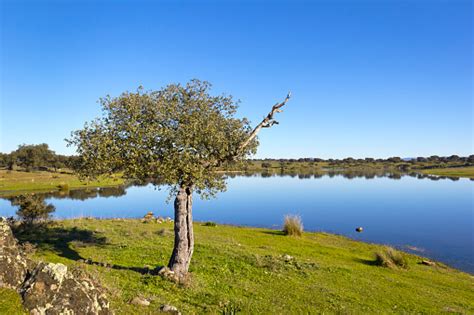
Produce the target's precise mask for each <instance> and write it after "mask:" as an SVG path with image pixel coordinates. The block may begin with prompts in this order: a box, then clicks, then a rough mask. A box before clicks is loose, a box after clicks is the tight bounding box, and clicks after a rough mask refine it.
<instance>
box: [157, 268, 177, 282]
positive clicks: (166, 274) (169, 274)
mask: <svg viewBox="0 0 474 315" xmlns="http://www.w3.org/2000/svg"><path fill="white" fill-rule="evenodd" d="M158 275H159V276H161V277H163V278H166V279H168V280H171V281H174V282H179V277H178V275H177V274H175V272H174V271H173V270H171V269H170V268H168V267H161V268H160V269H159V270H158Z"/></svg>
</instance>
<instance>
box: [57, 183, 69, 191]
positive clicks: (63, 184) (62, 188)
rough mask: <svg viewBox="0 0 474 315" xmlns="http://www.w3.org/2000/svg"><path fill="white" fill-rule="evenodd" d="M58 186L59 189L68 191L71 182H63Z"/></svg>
mask: <svg viewBox="0 0 474 315" xmlns="http://www.w3.org/2000/svg"><path fill="white" fill-rule="evenodd" d="M58 188H59V190H62V191H67V190H69V184H68V183H64V182H62V183H60V184H59V185H58Z"/></svg>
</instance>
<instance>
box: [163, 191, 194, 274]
mask: <svg viewBox="0 0 474 315" xmlns="http://www.w3.org/2000/svg"><path fill="white" fill-rule="evenodd" d="M192 203H193V193H192V187H190V186H187V187H186V186H182V187H180V188H179V191H178V194H177V195H176V199H175V200H174V248H173V255H171V258H170V261H169V263H168V267H169V268H170V269H171V270H172V271H174V273H175V275H176V276H177V277H178V278H183V277H184V276H186V274H187V272H188V269H189V264H190V262H191V257H192V255H193V251H194V234H193V216H192Z"/></svg>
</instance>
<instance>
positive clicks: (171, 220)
mask: <svg viewBox="0 0 474 315" xmlns="http://www.w3.org/2000/svg"><path fill="white" fill-rule="evenodd" d="M165 220H166V222H173V219H171V218H170V217H166V219H165Z"/></svg>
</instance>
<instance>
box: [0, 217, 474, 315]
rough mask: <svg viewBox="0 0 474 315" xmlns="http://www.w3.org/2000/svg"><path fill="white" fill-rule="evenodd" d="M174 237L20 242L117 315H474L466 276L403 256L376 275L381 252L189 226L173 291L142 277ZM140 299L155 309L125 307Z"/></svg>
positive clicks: (152, 231) (158, 229)
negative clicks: (90, 286) (75, 276)
mask: <svg viewBox="0 0 474 315" xmlns="http://www.w3.org/2000/svg"><path fill="white" fill-rule="evenodd" d="M172 229H173V224H172V223H171V222H167V223H162V224H159V223H152V224H144V223H142V222H141V221H140V220H123V219H120V220H93V219H76V220H64V221H58V222H56V223H55V225H53V226H52V227H50V228H48V229H46V230H40V231H37V232H33V231H30V232H29V234H17V236H18V237H19V239H20V240H22V241H30V242H32V243H34V244H36V245H37V250H36V252H35V254H34V255H35V256H34V258H35V259H37V260H44V261H51V262H61V263H64V264H66V265H69V266H76V265H79V266H82V267H83V268H85V269H86V270H88V271H89V272H90V273H92V274H93V275H94V277H98V278H99V279H100V280H101V282H102V284H103V285H104V286H105V287H106V288H107V290H108V295H109V297H110V299H111V306H112V307H113V308H114V310H115V311H116V313H117V314H155V313H159V308H160V306H161V304H171V305H174V306H176V307H178V309H179V310H180V311H181V312H182V313H183V314H196V313H199V314H200V313H214V314H216V313H220V314H222V313H223V312H224V311H225V310H226V311H227V312H228V313H229V311H232V310H241V313H242V314H307V313H354V314H358V313H372V314H376V313H442V312H457V313H466V314H472V313H473V312H474V280H473V277H472V276H471V275H468V274H466V273H463V272H460V271H457V270H454V269H451V268H449V267H446V266H443V265H442V264H437V266H434V267H433V266H425V265H422V264H420V262H421V258H420V257H417V256H414V255H410V254H404V256H405V259H406V262H407V264H408V269H399V268H397V269H389V268H384V267H380V266H377V265H376V262H375V260H374V254H375V253H376V252H378V251H380V250H381V249H383V248H384V247H383V246H380V245H374V244H368V243H363V242H357V241H353V240H350V239H348V238H345V237H342V236H336V235H331V234H326V233H307V232H305V233H303V234H302V236H301V237H298V238H293V237H286V236H284V235H283V233H282V232H281V231H275V230H268V229H259V228H242V227H233V226H225V225H218V226H216V227H213V228H209V227H207V226H203V225H202V224H195V239H196V245H195V252H194V256H193V261H192V263H191V269H190V271H191V280H190V282H189V283H188V284H187V285H186V286H183V285H178V284H175V283H172V282H170V281H167V280H164V279H162V278H161V277H159V276H153V275H150V274H148V271H149V270H151V269H154V268H156V267H158V266H162V265H165V264H167V262H168V259H169V256H170V254H171V250H172V244H173V233H172ZM163 231H167V232H163ZM289 257H290V258H289ZM85 259H87V262H88V263H84V262H81V260H85ZM104 265H105V267H104ZM136 296H143V297H145V298H148V299H150V300H151V305H150V306H148V307H142V306H136V305H131V304H129V303H128V301H130V300H131V299H132V298H134V297H136ZM0 301H8V303H7V304H2V303H0V304H2V305H1V306H0V307H2V309H0V313H11V314H14V313H15V311H16V310H18V309H20V308H19V307H20V306H19V300H18V298H16V297H15V296H14V294H13V293H12V292H11V291H5V290H4V291H0Z"/></svg>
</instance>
